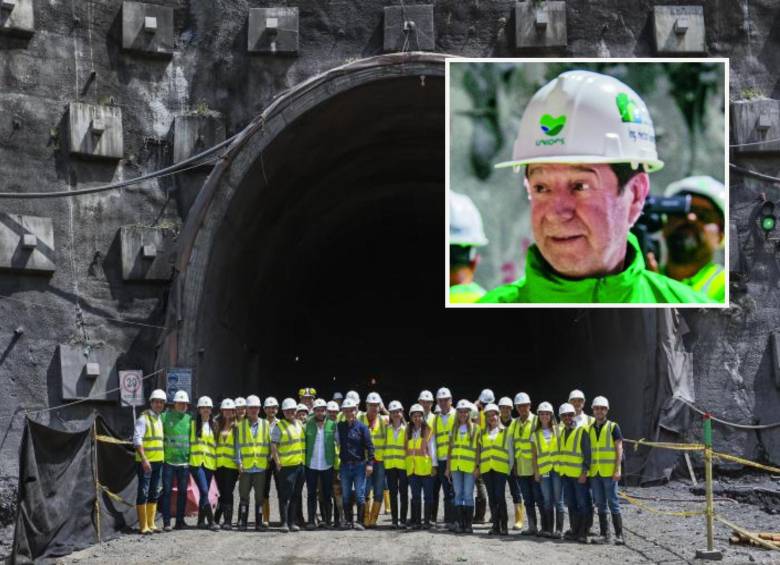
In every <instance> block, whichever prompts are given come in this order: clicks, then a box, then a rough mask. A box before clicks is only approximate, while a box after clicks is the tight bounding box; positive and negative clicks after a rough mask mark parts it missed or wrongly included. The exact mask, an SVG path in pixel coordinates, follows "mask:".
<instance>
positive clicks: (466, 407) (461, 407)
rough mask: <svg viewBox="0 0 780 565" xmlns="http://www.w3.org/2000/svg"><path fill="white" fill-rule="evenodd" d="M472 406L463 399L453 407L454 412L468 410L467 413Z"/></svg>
mask: <svg viewBox="0 0 780 565" xmlns="http://www.w3.org/2000/svg"><path fill="white" fill-rule="evenodd" d="M473 406H474V405H473V404H472V403H471V402H469V401H468V400H466V399H465V398H461V399H460V400H458V405H457V406H456V407H455V409H456V410H468V411H469V412H470V411H471V409H472V408H473Z"/></svg>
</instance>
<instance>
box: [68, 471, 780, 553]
mask: <svg viewBox="0 0 780 565" xmlns="http://www.w3.org/2000/svg"><path fill="white" fill-rule="evenodd" d="M719 489H720V490H719ZM743 489H747V490H750V489H761V490H769V491H777V490H778V484H777V482H776V481H773V480H772V479H769V478H749V477H748V478H741V479H728V478H724V479H722V480H720V481H718V482H717V483H716V492H722V493H723V494H722V495H721V496H719V497H718V499H717V501H716V512H718V513H720V514H721V515H722V516H723V517H724V518H726V519H727V520H729V521H732V522H735V523H737V524H739V525H742V526H744V527H746V528H748V529H750V530H761V531H769V530H772V531H780V505H778V504H777V503H771V502H770V503H769V504H767V503H766V499H765V498H764V499H761V500H752V499H751V497H737V498H740V499H741V500H743V501H742V502H740V501H737V500H735V499H733V498H730V497H728V494H727V493H728V492H729V491H730V490H738V491H742V490H743ZM622 490H623V492H625V493H627V494H629V495H632V496H639V497H642V498H643V500H642V501H641V502H642V503H643V504H645V505H647V506H650V507H652V508H655V509H663V510H671V511H681V510H696V509H699V508H703V497H702V496H699V495H697V494H695V493H696V492H698V491H697V490H696V489H695V488H694V489H693V490H692V485H691V483H690V481H673V482H671V483H669V484H667V485H664V486H656V487H644V488H640V487H633V488H632V487H627V488H623V489H622ZM273 491H274V489H272V496H274V494H273ZM304 492H305V491H304ZM646 499H650V500H646ZM660 499H673V500H675V501H680V500H685V502H668V501H666V500H660ZM700 501H701V502H700ZM745 501H747V502H745ZM508 503H509V504H510V508H511V499H508ZM271 504H272V506H271V520H272V526H273V521H274V520H278V514H277V511H276V508H277V507H276V500H275V498H274V499H272V502H271ZM622 508H623V514H624V524H625V526H624V528H625V539H626V545H625V546H622V547H620V546H615V545H595V544H592V545H582V544H577V543H573V542H566V541H558V540H554V541H553V540H549V539H544V538H528V537H524V536H519V535H518V532H515V531H511V530H510V535H509V536H508V537H503V538H498V539H497V538H495V537H493V536H488V535H487V531H488V528H489V526H488V525H487V524H485V525H477V526H475V534H474V535H454V534H451V533H448V532H441V531H433V530H431V531H408V532H407V531H403V530H393V529H392V528H391V527H390V516H389V514H385V515H382V516H380V520H379V527H378V528H377V529H376V530H373V531H364V532H357V531H332V530H323V529H320V530H316V531H312V532H308V531H301V532H299V533H289V534H284V533H281V532H279V531H278V530H276V529H275V528H273V527H272V528H271V529H270V530H269V531H268V532H266V533H256V532H254V531H249V532H236V531H232V532H226V531H220V532H211V531H208V530H198V529H194V528H192V529H187V530H181V531H173V532H170V533H160V534H156V535H154V536H144V537H142V536H140V535H138V534H137V533H131V534H130V533H129V534H126V535H123V536H121V537H120V538H117V539H114V540H112V541H108V542H106V543H104V544H102V545H100V546H92V547H90V548H87V549H85V550H82V551H79V552H77V553H73V554H71V555H69V556H67V557H65V558H62V559H60V560H59V561H58V563H63V564H67V563H95V562H100V563H138V564H143V565H149V563H163V562H164V563H188V564H190V563H209V562H225V561H234V560H237V559H246V560H251V561H254V562H262V563H279V564H282V563H283V564H293V563H317V562H318V563H337V564H338V563H345V564H346V563H350V564H351V563H412V562H414V563H420V564H428V563H431V564H433V563H437V564H438V563H442V564H444V563H453V562H457V563H491V564H496V563H510V562H515V563H516V562H518V561H520V562H522V561H529V562H534V563H566V562H571V559H572V557H575V558H576V559H577V561H579V562H581V563H588V564H589V565H594V564H601V563H604V564H607V563H609V564H615V563H659V564H660V563H663V564H665V565H666V564H677V563H697V562H698V561H696V560H695V550H696V549H699V548H705V547H706V535H705V527H704V517H703V516H695V517H677V516H666V515H659V514H655V513H652V512H649V511H647V510H643V509H641V508H638V507H636V506H632V505H630V504H625V503H624V504H623V506H622ZM439 512H440V515H441V510H440V511H439ZM510 514H511V511H510ZM234 519H235V516H234ZM251 519H252V516H251V513H250V520H251ZM187 521H188V522H190V523H194V521H195V519H194V518H188V519H187ZM597 522H598V520H597ZM159 525H160V521H159V520H158V527H159ZM251 527H252V526H251V524H250V530H251ZM510 528H511V524H510ZM594 528H595V529H596V530H598V525H596V526H595V527H594ZM729 535H730V531H729V529H728V528H726V527H725V526H722V525H720V524H717V523H716V529H715V536H716V539H715V545H716V547H717V548H718V549H720V550H722V551H723V561H722V562H723V563H729V564H746V563H767V564H768V563H774V564H780V551H778V552H770V551H767V550H764V549H759V548H749V547H745V546H735V545H729V542H728V538H729Z"/></svg>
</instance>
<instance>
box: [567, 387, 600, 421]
mask: <svg viewBox="0 0 780 565" xmlns="http://www.w3.org/2000/svg"><path fill="white" fill-rule="evenodd" d="M569 404H571V405H572V406H574V424H575V425H576V426H577V427H579V426H585V427H588V426H590V425H591V424H593V422H595V421H596V419H595V418H594V417H593V416H591V415H590V414H586V413H585V410H584V408H585V393H584V392H582V391H581V390H580V389H578V388H575V389H574V390H573V391H571V392H570V393H569Z"/></svg>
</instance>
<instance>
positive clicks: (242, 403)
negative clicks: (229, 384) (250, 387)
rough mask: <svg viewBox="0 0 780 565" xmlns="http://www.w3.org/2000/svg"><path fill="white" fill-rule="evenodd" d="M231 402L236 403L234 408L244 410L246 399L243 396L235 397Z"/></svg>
mask: <svg viewBox="0 0 780 565" xmlns="http://www.w3.org/2000/svg"><path fill="white" fill-rule="evenodd" d="M233 402H235V403H236V408H246V398H244V397H243V396H238V397H236V399H235V400H234V401H233Z"/></svg>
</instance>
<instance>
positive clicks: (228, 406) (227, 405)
mask: <svg viewBox="0 0 780 565" xmlns="http://www.w3.org/2000/svg"><path fill="white" fill-rule="evenodd" d="M219 408H220V410H235V409H236V403H235V402H233V399H232V398H226V399H224V400H223V401H222V403H221V404H220V405H219Z"/></svg>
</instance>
